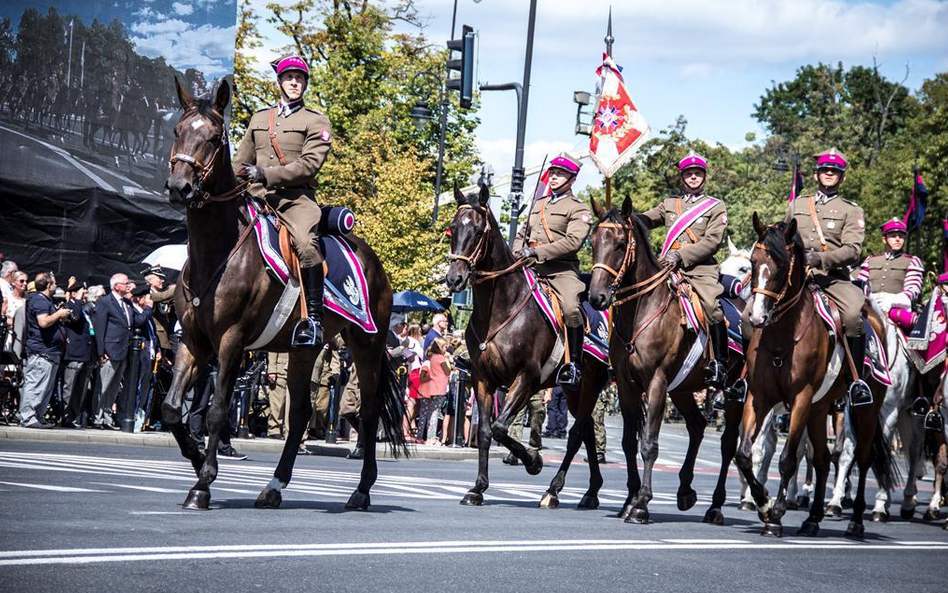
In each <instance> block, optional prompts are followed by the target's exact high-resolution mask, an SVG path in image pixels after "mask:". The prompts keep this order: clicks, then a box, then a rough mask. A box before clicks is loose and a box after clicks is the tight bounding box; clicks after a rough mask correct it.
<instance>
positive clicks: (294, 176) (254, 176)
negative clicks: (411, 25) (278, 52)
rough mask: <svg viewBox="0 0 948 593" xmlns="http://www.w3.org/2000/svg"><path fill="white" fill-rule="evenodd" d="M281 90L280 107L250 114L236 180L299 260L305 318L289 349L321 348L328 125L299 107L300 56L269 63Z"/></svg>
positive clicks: (304, 81) (303, 84) (304, 71)
mask: <svg viewBox="0 0 948 593" xmlns="http://www.w3.org/2000/svg"><path fill="white" fill-rule="evenodd" d="M270 65H271V66H272V67H273V70H274V72H276V75H277V80H278V81H279V84H280V96H281V99H280V102H279V103H278V104H276V105H273V106H270V107H266V108H264V109H261V110H259V111H257V112H256V113H254V114H253V116H252V117H251V118H250V123H249V124H248V125H247V133H246V135H245V136H244V138H243V140H242V141H241V143H240V147H239V148H238V149H237V154H236V156H235V157H234V162H235V163H236V164H237V165H238V168H237V174H238V175H239V176H241V177H246V178H247V179H248V180H249V181H250V182H251V185H250V187H249V189H248V191H247V193H248V194H250V195H252V196H254V197H256V198H258V199H260V200H262V201H265V202H266V203H267V204H268V205H269V206H270V207H271V208H272V209H273V210H274V212H276V214H277V215H278V216H279V218H280V222H281V223H282V224H284V225H286V227H287V229H288V230H289V232H290V238H291V241H292V243H293V247H294V248H295V250H296V253H297V255H298V256H299V262H300V276H301V278H300V281H301V283H302V288H303V292H304V294H305V300H306V310H307V314H308V317H303V318H301V319H300V320H299V322H297V324H296V327H295V328H294V329H293V337H292V346H293V347H294V348H319V347H320V346H322V343H323V254H322V253H321V252H320V249H319V242H318V240H317V237H316V226H317V224H318V223H319V219H320V215H321V213H320V209H319V206H318V205H317V204H316V196H315V183H316V174H317V173H319V169H320V168H321V167H322V166H323V162H325V160H326V156H327V155H328V154H329V149H330V148H331V146H332V133H331V131H330V126H329V119H328V118H327V117H326V116H325V115H324V114H322V113H320V112H319V111H316V110H314V109H310V108H308V107H306V106H305V105H304V104H303V93H305V92H306V88H307V86H308V84H309V67H308V66H307V65H306V62H305V61H304V60H303V59H302V58H300V57H299V56H287V57H285V58H281V59H279V60H275V61H273V62H271V63H270Z"/></svg>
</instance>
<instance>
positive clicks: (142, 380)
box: [132, 283, 161, 415]
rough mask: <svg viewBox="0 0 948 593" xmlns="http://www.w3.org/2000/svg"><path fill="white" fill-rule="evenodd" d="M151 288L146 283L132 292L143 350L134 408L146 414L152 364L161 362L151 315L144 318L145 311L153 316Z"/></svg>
mask: <svg viewBox="0 0 948 593" xmlns="http://www.w3.org/2000/svg"><path fill="white" fill-rule="evenodd" d="M151 293H152V287H150V286H149V285H148V284H147V283H146V284H143V285H142V286H139V287H137V288H136V289H135V290H134V291H133V292H132V306H133V307H134V308H135V311H136V312H137V313H138V314H139V315H141V316H142V317H143V320H142V321H143V322H142V324H141V325H140V326H139V327H140V329H141V330H142V333H141V335H142V339H143V340H144V344H143V348H142V349H141V352H140V353H139V368H138V391H137V395H136V400H135V401H136V403H135V408H136V411H137V409H138V408H142V409H143V410H144V412H145V413H146V415H147V413H148V410H149V409H150V407H151V389H152V383H153V382H152V379H153V378H154V368H155V365H154V363H155V362H157V361H160V360H161V348H160V347H159V345H158V332H157V330H156V328H155V321H154V318H153V315H148V316H147V317H146V316H144V313H145V309H146V308H147V309H149V310H150V311H151V312H152V314H154V310H155V307H154V303H153V302H152V300H151Z"/></svg>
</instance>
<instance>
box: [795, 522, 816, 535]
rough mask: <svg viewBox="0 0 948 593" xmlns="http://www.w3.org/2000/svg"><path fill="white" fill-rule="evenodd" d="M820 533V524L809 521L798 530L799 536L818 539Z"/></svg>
mask: <svg viewBox="0 0 948 593" xmlns="http://www.w3.org/2000/svg"><path fill="white" fill-rule="evenodd" d="M819 533H820V524H819V523H817V522H816V521H810V520H809V519H808V520H806V521H804V522H803V525H801V526H800V529H797V535H802V536H804V537H816V536H817V535H818V534H819Z"/></svg>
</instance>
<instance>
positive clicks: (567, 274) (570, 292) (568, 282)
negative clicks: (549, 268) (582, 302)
mask: <svg viewBox="0 0 948 593" xmlns="http://www.w3.org/2000/svg"><path fill="white" fill-rule="evenodd" d="M542 278H543V280H544V281H546V282H547V283H548V284H549V285H550V288H551V289H553V294H555V295H556V298H557V300H559V302H560V308H561V309H562V310H563V322H564V323H565V324H566V325H567V327H578V326H580V325H582V324H583V314H582V312H581V310H580V306H579V295H580V294H582V292H583V291H584V290H586V285H585V284H583V281H582V280H580V279H579V274H578V273H576V272H573V271H572V270H566V271H563V272H555V273H553V274H549V275H544V276H542Z"/></svg>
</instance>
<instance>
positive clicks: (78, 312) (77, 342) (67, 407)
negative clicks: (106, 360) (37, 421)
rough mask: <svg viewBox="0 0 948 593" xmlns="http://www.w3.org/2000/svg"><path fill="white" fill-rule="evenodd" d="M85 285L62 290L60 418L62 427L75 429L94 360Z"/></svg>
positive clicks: (77, 283)
mask: <svg viewBox="0 0 948 593" xmlns="http://www.w3.org/2000/svg"><path fill="white" fill-rule="evenodd" d="M85 301H86V286H85V284H81V283H79V282H73V283H72V284H70V285H69V287H68V288H67V289H66V304H65V305H63V307H64V308H65V309H68V310H69V311H70V315H69V318H68V319H67V320H66V321H65V322H64V325H65V327H66V354H65V356H64V357H63V361H64V363H65V367H66V368H65V370H64V371H63V419H62V426H64V427H66V428H78V425H77V424H76V421H77V420H78V419H79V417H80V416H81V415H82V408H83V406H84V404H85V398H86V384H87V382H88V373H89V368H91V366H92V363H93V361H94V360H95V345H94V344H95V335H94V334H93V332H92V319H91V318H90V317H89V315H88V314H87V313H86V310H85Z"/></svg>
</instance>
